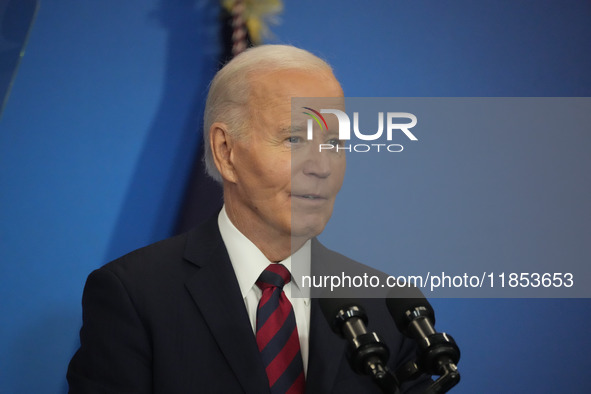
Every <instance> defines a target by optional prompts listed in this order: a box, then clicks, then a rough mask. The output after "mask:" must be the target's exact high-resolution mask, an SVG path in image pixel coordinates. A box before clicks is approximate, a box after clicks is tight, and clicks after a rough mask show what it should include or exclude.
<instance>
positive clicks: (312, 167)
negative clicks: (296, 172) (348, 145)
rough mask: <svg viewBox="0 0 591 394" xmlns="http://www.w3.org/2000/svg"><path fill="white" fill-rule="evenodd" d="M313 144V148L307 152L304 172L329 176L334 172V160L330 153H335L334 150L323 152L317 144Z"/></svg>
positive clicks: (316, 175) (318, 175) (317, 175)
mask: <svg viewBox="0 0 591 394" xmlns="http://www.w3.org/2000/svg"><path fill="white" fill-rule="evenodd" d="M312 145H313V146H312V147H311V149H309V150H308V152H306V157H305V160H304V165H303V172H304V174H305V175H311V176H315V177H318V178H327V177H328V176H330V174H331V172H332V160H331V157H330V155H331V154H333V155H334V152H327V151H323V152H321V151H320V149H319V146H318V145H317V144H312ZM314 145H316V146H314Z"/></svg>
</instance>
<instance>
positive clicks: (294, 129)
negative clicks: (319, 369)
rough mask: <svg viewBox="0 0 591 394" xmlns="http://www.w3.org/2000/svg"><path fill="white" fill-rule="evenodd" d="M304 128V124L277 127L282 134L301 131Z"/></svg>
mask: <svg viewBox="0 0 591 394" xmlns="http://www.w3.org/2000/svg"><path fill="white" fill-rule="evenodd" d="M305 130H306V128H305V127H304V126H298V125H288V126H282V127H280V128H279V132H281V133H282V134H291V133H301V132H303V131H305Z"/></svg>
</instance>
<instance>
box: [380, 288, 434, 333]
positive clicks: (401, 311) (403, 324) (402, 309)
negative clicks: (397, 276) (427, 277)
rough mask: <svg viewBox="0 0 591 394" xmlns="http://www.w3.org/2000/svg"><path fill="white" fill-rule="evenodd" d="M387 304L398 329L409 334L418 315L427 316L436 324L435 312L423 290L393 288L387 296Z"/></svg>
mask: <svg viewBox="0 0 591 394" xmlns="http://www.w3.org/2000/svg"><path fill="white" fill-rule="evenodd" d="M386 306H387V307H388V311H389V312H390V315H391V316H392V318H393V319H394V323H396V327H397V328H398V330H399V331H400V332H401V333H403V334H404V335H407V336H408V330H407V329H408V326H409V324H410V322H411V321H413V320H414V319H416V318H418V317H426V318H427V319H429V320H430V321H431V323H432V324H433V325H435V312H434V311H433V307H432V306H431V304H429V301H427V299H426V298H425V296H424V295H423V293H421V291H420V290H419V289H418V288H416V287H414V286H409V287H404V288H396V289H393V290H392V291H391V292H390V293H389V294H388V297H387V298H386Z"/></svg>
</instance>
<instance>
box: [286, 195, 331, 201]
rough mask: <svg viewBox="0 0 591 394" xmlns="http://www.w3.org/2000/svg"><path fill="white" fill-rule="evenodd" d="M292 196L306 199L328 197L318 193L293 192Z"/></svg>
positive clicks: (323, 198)
mask: <svg viewBox="0 0 591 394" xmlns="http://www.w3.org/2000/svg"><path fill="white" fill-rule="evenodd" d="M292 197H296V198H303V199H306V200H325V199H326V198H325V197H323V196H320V195H318V194H292Z"/></svg>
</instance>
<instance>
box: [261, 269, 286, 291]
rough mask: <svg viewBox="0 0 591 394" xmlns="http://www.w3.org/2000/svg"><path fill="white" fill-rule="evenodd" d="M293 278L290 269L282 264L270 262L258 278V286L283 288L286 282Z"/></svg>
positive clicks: (262, 287)
mask: <svg viewBox="0 0 591 394" xmlns="http://www.w3.org/2000/svg"><path fill="white" fill-rule="evenodd" d="M290 280H291V275H290V273H289V270H288V269H287V268H285V267H284V266H283V265H281V264H276V263H275V264H269V266H268V267H267V268H265V270H264V271H263V273H262V274H261V276H259V279H258V280H257V282H256V284H257V286H258V287H259V288H260V289H261V290H263V289H265V288H267V287H271V286H273V287H278V288H280V289H283V286H285V284H286V283H289V281H290Z"/></svg>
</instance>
